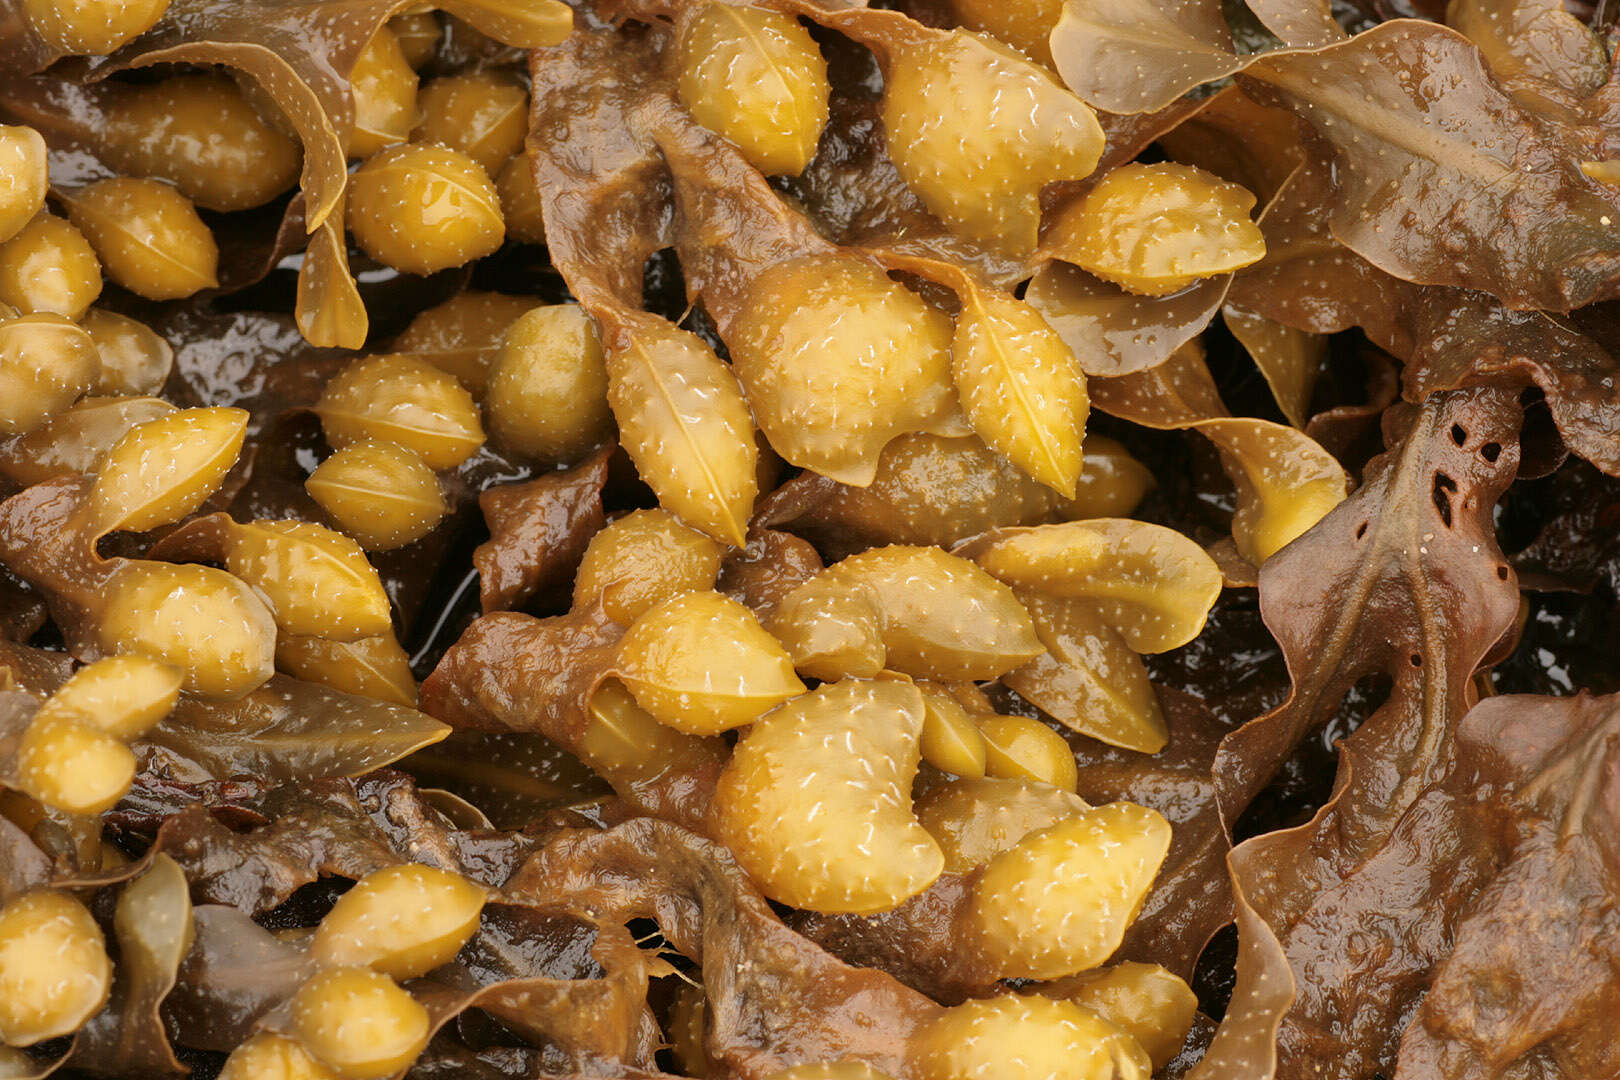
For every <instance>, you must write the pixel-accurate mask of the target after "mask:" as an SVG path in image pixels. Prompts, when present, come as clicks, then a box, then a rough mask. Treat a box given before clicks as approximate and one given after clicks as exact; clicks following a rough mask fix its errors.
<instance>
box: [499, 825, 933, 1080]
mask: <svg viewBox="0 0 1620 1080" xmlns="http://www.w3.org/2000/svg"><path fill="white" fill-rule="evenodd" d="M507 893H508V895H510V896H513V897H520V898H522V899H523V900H525V901H526V902H529V903H536V904H546V903H548V902H551V903H566V904H570V905H580V904H583V905H587V906H589V907H590V908H591V909H592V910H595V911H598V912H600V914H601V916H602V917H611V918H614V919H618V920H627V919H630V918H635V917H643V918H653V919H656V920H657V922H658V925H659V928H660V929H661V930H662V931H663V934H664V937H665V939H666V940H668V941H669V943H670V945H672V946H673V947H674V948H675V949H677V950H679V951H680V952H682V953H684V954H685V955H687V956H688V957H690V958H692V959H693V960H695V961H696V962H698V963H699V964H701V965H702V967H703V977H704V984H705V988H706V989H707V991H708V998H709V1002H710V1004H709V1012H708V1021H707V1025H708V1033H707V1037H706V1049H707V1052H708V1056H709V1058H710V1060H711V1061H714V1062H716V1063H721V1064H723V1066H724V1067H725V1068H727V1069H729V1070H733V1071H735V1072H736V1073H737V1074H739V1075H745V1076H757V1077H763V1076H768V1075H770V1074H771V1073H772V1072H774V1071H776V1070H778V1069H781V1068H785V1067H787V1066H788V1065H791V1064H795V1063H798V1062H801V1061H828V1060H838V1059H849V1058H852V1059H855V1060H860V1061H865V1062H867V1063H869V1064H871V1065H873V1066H876V1067H877V1068H878V1069H880V1070H883V1071H884V1072H888V1073H890V1074H891V1075H895V1076H903V1075H907V1057H906V1052H905V1047H906V1039H907V1037H908V1035H909V1034H910V1033H911V1032H912V1031H913V1030H915V1029H916V1027H917V1026H918V1025H919V1024H921V1023H923V1022H924V1021H926V1020H928V1019H931V1018H932V1017H934V1016H936V1015H937V1014H938V1012H939V1006H938V1005H935V1004H934V1003H933V1002H931V1001H929V1000H928V999H927V998H925V997H923V996H922V995H921V994H918V993H916V992H915V991H912V990H908V989H906V988H905V987H904V986H901V985H900V984H899V983H898V982H896V981H895V980H894V979H892V978H891V977H889V976H888V975H885V974H883V973H882V972H878V971H872V970H866V969H861V968H853V967H849V966H848V965H846V964H844V963H842V962H840V961H838V960H836V959H834V958H833V957H832V956H830V955H828V954H827V953H826V952H824V951H822V950H821V949H820V948H819V947H818V946H816V945H814V944H812V943H811V942H809V941H807V940H806V939H804V938H802V937H800V936H799V935H797V934H795V933H793V932H792V931H791V930H789V929H788V928H787V927H785V926H783V925H782V923H781V921H780V920H779V919H777V917H776V915H775V914H774V913H773V912H772V911H771V909H770V906H769V905H768V904H767V903H766V901H765V899H764V897H763V896H761V895H760V894H759V892H758V890H756V889H755V888H754V887H753V885H752V884H750V883H749V882H748V881H747V879H746V877H745V876H744V875H743V873H742V871H741V870H740V869H739V868H738V867H737V865H736V863H735V862H734V861H733V860H732V858H731V856H730V854H729V853H728V852H726V851H725V850H724V849H723V848H720V847H717V846H715V845H713V844H711V843H709V842H707V841H705V840H702V839H700V838H699V837H697V836H696V835H694V834H692V833H690V832H687V831H685V830H684V829H681V828H679V827H678V826H675V825H672V824H670V823H668V822H663V821H656V820H653V819H650V818H643V819H638V820H636V821H632V822H628V823H626V824H624V825H620V826H618V827H617V828H614V829H610V830H608V831H606V832H588V831H574V832H570V833H564V834H561V835H560V836H559V837H558V838H557V839H555V840H554V841H553V842H552V843H550V844H549V845H547V847H546V848H545V850H543V851H541V852H538V853H536V855H535V857H534V858H533V859H532V860H531V861H530V862H529V863H527V864H526V865H525V866H524V867H522V868H521V869H520V870H519V871H518V872H517V874H516V875H514V877H513V878H512V880H511V881H510V882H508V884H507Z"/></svg>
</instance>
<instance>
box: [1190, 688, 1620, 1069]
mask: <svg viewBox="0 0 1620 1080" xmlns="http://www.w3.org/2000/svg"><path fill="white" fill-rule="evenodd" d="M1616 709H1617V702H1616V700H1615V699H1614V698H1613V697H1610V698H1590V697H1585V696H1581V697H1577V698H1565V699H1552V698H1537V697H1528V696H1526V697H1512V696H1509V697H1499V698H1492V699H1489V700H1487V701H1485V702H1483V703H1481V704H1480V705H1478V706H1476V707H1475V708H1474V709H1473V710H1472V711H1471V712H1469V714H1468V715H1467V716H1466V717H1465V718H1464V719H1463V720H1462V721H1461V723H1460V724H1459V725H1458V727H1457V729H1456V733H1455V741H1454V754H1453V757H1452V759H1451V761H1450V762H1449V763H1448V765H1447V767H1446V769H1445V770H1444V772H1443V773H1442V774H1440V775H1439V776H1438V777H1437V778H1436V779H1435V781H1434V782H1433V783H1432V784H1431V785H1430V786H1428V787H1427V788H1426V789H1425V790H1424V791H1423V792H1422V793H1421V794H1420V795H1419V796H1418V797H1417V798H1416V799H1415V800H1414V801H1413V802H1412V804H1411V805H1410V807H1409V808H1408V809H1407V810H1406V812H1405V813H1404V814H1403V815H1402V816H1401V817H1400V818H1399V819H1398V820H1397V821H1396V822H1395V823H1394V825H1393V827H1392V828H1391V829H1390V831H1389V833H1388V835H1387V836H1384V837H1382V838H1381V839H1380V840H1379V841H1378V842H1377V843H1376V844H1372V845H1370V846H1367V847H1366V849H1365V851H1364V853H1363V855H1362V856H1361V857H1360V858H1359V859H1358V860H1357V861H1356V862H1355V863H1354V865H1347V866H1346V869H1345V871H1344V873H1343V874H1342V875H1341V876H1339V877H1338V878H1337V879H1336V880H1334V881H1333V882H1331V884H1329V885H1328V887H1327V888H1325V889H1324V890H1323V891H1322V892H1320V893H1319V894H1317V895H1316V896H1315V897H1314V899H1313V902H1312V904H1311V906H1310V907H1309V908H1308V909H1307V910H1306V911H1305V913H1304V915H1303V917H1302V919H1301V921H1300V923H1298V924H1296V925H1295V927H1294V928H1293V929H1292V932H1291V935H1290V937H1289V938H1285V939H1284V940H1282V941H1279V939H1278V938H1276V937H1274V936H1272V935H1271V934H1270V933H1269V929H1268V927H1267V926H1266V924H1265V923H1264V922H1262V921H1261V920H1260V918H1259V914H1258V913H1257V909H1255V908H1251V907H1249V906H1248V905H1246V904H1240V921H1239V927H1240V932H1241V933H1243V935H1244V945H1243V953H1242V955H1241V956H1240V959H1239V990H1238V993H1237V995H1235V996H1234V999H1233V1004H1232V1009H1231V1011H1230V1012H1229V1013H1228V1019H1227V1021H1226V1024H1225V1025H1223V1033H1222V1034H1221V1035H1218V1036H1217V1038H1216V1040H1215V1042H1214V1043H1213V1044H1212V1045H1211V1048H1210V1054H1209V1057H1208V1058H1206V1060H1205V1062H1204V1064H1203V1065H1202V1066H1201V1067H1200V1069H1199V1070H1198V1071H1197V1072H1195V1073H1194V1075H1195V1076H1198V1077H1203V1078H1208V1080H1216V1078H1221V1077H1229V1076H1230V1077H1236V1076H1246V1077H1254V1076H1262V1077H1270V1076H1273V1075H1275V1076H1279V1077H1307V1076H1316V1075H1321V1073H1320V1064H1319V1063H1321V1062H1327V1061H1332V1062H1334V1068H1335V1075H1341V1076H1350V1077H1369V1076H1373V1075H1386V1076H1389V1075H1393V1076H1396V1077H1400V1078H1403V1080H1417V1078H1419V1077H1424V1078H1429V1077H1444V1078H1447V1080H1455V1078H1459V1077H1463V1076H1471V1075H1482V1074H1484V1073H1487V1072H1496V1073H1498V1074H1499V1075H1500V1074H1509V1075H1524V1076H1535V1077H1547V1078H1551V1077H1563V1076H1575V1075H1582V1076H1597V1075H1603V1074H1604V1072H1605V1071H1608V1070H1612V1069H1613V1067H1614V1064H1615V1062H1614V1056H1613V1055H1614V1045H1613V1042H1612V1040H1611V1039H1610V1038H1609V1037H1608V1035H1607V1033H1604V1032H1602V1031H1601V1028H1602V1025H1601V1024H1600V1023H1599V1024H1596V1025H1595V1026H1594V1021H1595V1018H1596V1017H1598V1016H1603V1015H1606V1014H1607V1013H1608V1012H1611V1011H1612V1009H1613V1007H1614V1002H1615V1000H1616V995H1617V994H1620V982H1617V980H1616V978H1615V975H1614V966H1613V956H1612V948H1611V947H1610V945H1609V943H1610V942H1612V941H1613V935H1614V933H1615V927H1614V910H1615V907H1614V899H1615V896H1616V890H1617V888H1620V874H1617V872H1616V863H1615V859H1614V855H1615V852H1614V845H1613V836H1614V825H1615V815H1616V813H1617V807H1620V803H1617V800H1616V772H1615V759H1614V754H1615V746H1616V745H1617V738H1620V735H1617V729H1616V723H1617V716H1620V713H1617V711H1616ZM1317 841H1318V837H1317V835H1316V833H1315V830H1314V829H1313V828H1312V826H1303V827H1301V828H1299V829H1291V830H1287V831H1284V832H1276V833H1270V834H1267V835H1265V836H1262V837H1259V838H1256V839H1254V840H1251V841H1248V842H1247V843H1245V844H1243V845H1241V846H1240V847H1239V848H1238V849H1237V850H1236V851H1234V853H1233V867H1234V870H1235V871H1237V872H1238V873H1240V874H1241V873H1243V872H1244V870H1245V869H1246V868H1251V869H1252V867H1253V866H1254V864H1255V863H1257V862H1260V861H1263V860H1279V859H1281V860H1299V859H1307V860H1308V859H1311V858H1312V856H1311V855H1310V854H1309V853H1308V851H1309V848H1310V846H1311V845H1313V844H1314V843H1316V842H1317ZM1357 926H1359V927H1364V928H1370V929H1368V930H1366V931H1365V933H1366V936H1365V937H1364V938H1358V937H1357V936H1356V933H1357V932H1355V931H1352V929H1351V928H1352V927H1357ZM1315 935H1322V936H1320V937H1316V940H1315V943H1314V944H1313V945H1309V946H1303V945H1302V944H1301V942H1302V940H1309V939H1310V938H1311V937H1313V936H1315ZM1290 941H1291V943H1290ZM1305 948H1310V949H1314V950H1320V956H1319V959H1318V960H1317V961H1316V962H1314V963H1311V964H1310V965H1309V966H1307V967H1305V968H1303V969H1301V968H1300V967H1299V963H1300V960H1301V953H1302V951H1303V950H1304V949H1305ZM1330 952H1331V953H1332V957H1331V959H1329V953H1330ZM1290 965H1292V966H1293V967H1294V974H1293V977H1290V974H1289V968H1290ZM1304 973H1309V974H1310V975H1311V976H1313V977H1312V978H1311V979H1309V980H1308V981H1303V982H1302V981H1299V978H1298V977H1299V976H1300V975H1301V974H1304ZM1262 976H1264V977H1262ZM1268 980H1269V982H1270V987H1269V990H1270V994H1269V999H1268V994H1267V990H1268V987H1267V981H1268ZM1291 984H1292V985H1293V986H1294V988H1295V994H1296V1000H1295V1002H1294V1004H1293V1006H1292V1012H1291V1013H1290V1014H1289V1016H1288V1017H1287V1018H1286V1019H1285V1020H1284V1023H1283V1027H1282V1030H1281V1041H1280V1044H1279V1047H1280V1051H1281V1053H1280V1057H1279V1058H1277V1059H1273V1060H1269V1061H1268V1049H1269V1034H1268V1032H1269V1030H1270V1026H1269V1025H1274V1024H1275V1022H1276V1019H1277V1017H1278V1016H1279V1015H1281V1014H1282V1013H1283V1012H1284V1011H1285V1010H1288V1009H1289V1004H1288V1001H1287V994H1288V988H1289V986H1290V985H1291ZM1324 1008H1325V1009H1328V1010H1331V1011H1322V1010H1324ZM1302 1012H1303V1013H1305V1014H1306V1016H1305V1017H1304V1018H1301V1017H1299V1016H1298V1015H1296V1014H1299V1013H1302ZM1268 1017H1269V1025H1268ZM1245 1034H1247V1035H1248V1036H1249V1041H1248V1042H1247V1043H1245V1042H1244V1040H1243V1036H1244V1035H1245Z"/></svg>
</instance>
